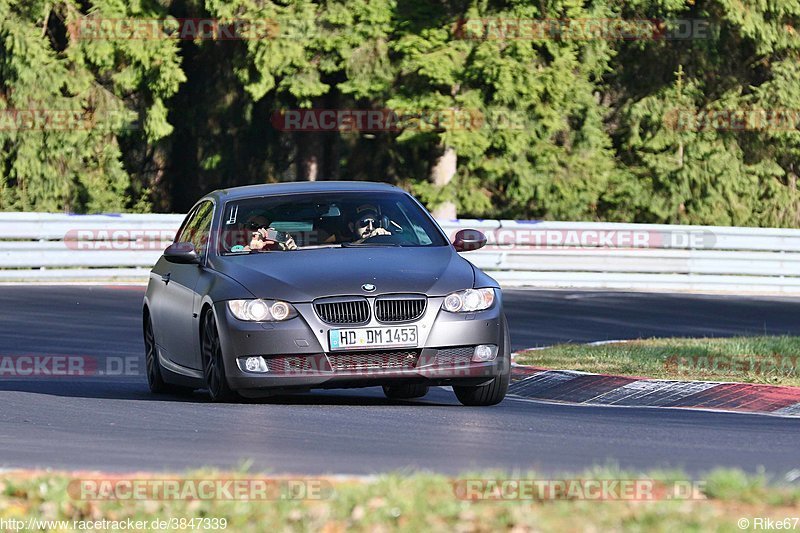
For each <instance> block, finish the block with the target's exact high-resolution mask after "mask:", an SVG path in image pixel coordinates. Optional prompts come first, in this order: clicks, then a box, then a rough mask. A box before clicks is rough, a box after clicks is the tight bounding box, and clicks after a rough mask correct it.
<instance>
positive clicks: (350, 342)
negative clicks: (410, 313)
mask: <svg viewBox="0 0 800 533" xmlns="http://www.w3.org/2000/svg"><path fill="white" fill-rule="evenodd" d="M328 339H329V340H330V342H331V350H353V349H359V348H395V347H416V346H417V326H405V327H389V328H356V329H332V330H330V331H329V332H328Z"/></svg>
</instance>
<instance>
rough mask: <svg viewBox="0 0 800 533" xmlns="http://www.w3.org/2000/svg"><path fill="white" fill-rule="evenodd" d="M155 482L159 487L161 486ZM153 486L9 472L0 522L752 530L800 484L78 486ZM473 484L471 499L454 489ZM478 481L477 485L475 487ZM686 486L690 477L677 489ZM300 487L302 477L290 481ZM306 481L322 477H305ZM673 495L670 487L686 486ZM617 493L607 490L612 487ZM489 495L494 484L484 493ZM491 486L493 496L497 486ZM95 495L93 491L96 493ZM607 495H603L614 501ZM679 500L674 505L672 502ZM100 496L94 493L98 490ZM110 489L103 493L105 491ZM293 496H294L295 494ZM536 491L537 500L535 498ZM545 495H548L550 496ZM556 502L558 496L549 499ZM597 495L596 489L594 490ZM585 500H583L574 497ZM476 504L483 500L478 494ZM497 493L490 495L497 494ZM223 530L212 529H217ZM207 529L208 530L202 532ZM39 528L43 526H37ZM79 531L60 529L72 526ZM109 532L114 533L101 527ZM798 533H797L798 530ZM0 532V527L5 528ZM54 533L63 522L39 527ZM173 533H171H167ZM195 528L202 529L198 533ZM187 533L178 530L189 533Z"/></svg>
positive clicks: (795, 494)
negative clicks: (209, 495)
mask: <svg viewBox="0 0 800 533" xmlns="http://www.w3.org/2000/svg"><path fill="white" fill-rule="evenodd" d="M168 477H169V479H178V480H194V481H197V480H220V481H224V480H234V479H248V480H253V479H272V480H276V479H280V478H274V477H273V478H268V477H265V476H254V475H252V474H244V473H233V474H231V473H224V472H218V471H197V472H191V473H188V474H184V475H182V476H168ZM166 478H167V476H160V478H159V479H162V480H163V479H166ZM81 479H82V480H86V479H91V480H94V481H97V480H98V479H106V480H112V479H113V480H115V481H114V482H115V483H117V485H115V486H116V487H117V489H115V492H114V493H116V494H119V492H118V488H119V487H120V486H121V485H119V484H118V483H119V480H120V479H124V480H132V479H134V480H142V479H149V480H153V479H154V478H153V476H152V475H130V476H128V477H124V476H122V477H121V476H114V477H113V478H108V477H106V478H102V476H101V475H98V474H90V473H87V474H81V475H76V474H67V473H50V472H10V473H5V474H3V476H2V477H0V525H2V526H4V527H5V529H6V530H7V531H8V530H14V529H13V527H9V524H12V522H10V521H11V520H20V521H27V520H29V519H37V520H67V521H73V520H74V521H79V522H80V521H92V522H96V521H100V520H116V521H125V520H127V519H131V520H133V521H142V522H146V523H148V527H145V528H142V529H144V530H152V529H154V528H152V527H150V524H152V521H153V520H155V519H160V520H170V519H178V520H180V519H181V518H183V519H190V518H195V519H196V518H208V519H223V518H224V519H225V521H226V523H225V526H226V527H225V529H222V528H221V527H220V528H218V529H217V528H214V527H213V526H212V527H205V528H203V529H204V530H205V531H213V530H217V531H223V530H227V531H236V532H239V531H254V532H261V531H264V530H273V529H279V530H282V531H328V532H338V531H342V532H344V531H409V532H410V531H443V532H444V531H464V532H467V531H470V532H481V531H487V532H489V531H497V530H513V531H518V532H522V531H551V530H552V531H586V530H600V531H607V530H611V531H615V530H616V531H676V530H680V531H738V530H739V528H738V525H737V524H738V520H740V519H742V518H745V519H747V520H749V523H750V524H751V525H752V526H753V527H755V526H756V523H755V522H754V519H755V517H762V518H770V519H773V520H777V519H781V520H783V519H785V518H787V517H797V516H800V487H797V486H791V485H786V484H784V485H776V484H772V483H770V482H769V481H768V480H767V479H766V478H765V477H764V476H749V475H746V474H744V473H742V472H740V471H737V470H716V471H713V472H711V473H710V474H709V475H708V476H705V477H704V479H703V480H702V481H697V480H688V478H687V477H686V476H685V475H684V474H682V473H680V472H664V471H657V472H650V473H648V474H646V475H637V474H632V473H626V472H620V471H617V470H614V469H607V468H606V469H600V468H598V469H593V470H590V471H587V472H584V473H582V474H580V475H577V476H566V477H560V478H559V479H554V478H553V477H552V476H548V477H547V479H550V480H552V481H553V482H555V483H559V482H564V481H565V480H573V483H574V481H575V480H579V481H580V482H581V483H582V484H583V485H582V486H583V487H587V486H588V482H589V481H592V480H594V481H602V480H605V481H606V482H613V481H615V480H616V481H618V482H619V483H623V482H625V481H631V480H633V481H645V482H649V483H650V484H651V487H653V486H655V487H661V488H662V489H664V488H665V487H666V489H665V490H660V491H659V490H656V491H655V492H652V491H651V494H655V495H656V496H655V497H653V498H649V499H642V498H638V499H629V498H619V499H608V500H605V501H598V500H597V499H585V498H586V495H589V494H590V492H589V491H588V490H586V491H585V492H583V491H581V490H578V491H573V490H572V489H570V490H569V492H560V493H553V492H547V491H545V493H546V494H545V496H544V497H543V496H542V495H541V494H542V493H534V496H533V497H526V498H523V499H518V498H517V499H510V500H503V499H500V500H498V499H497V496H498V495H505V496H509V497H513V496H515V494H516V493H515V492H514V489H509V488H508V487H506V488H503V489H498V488H499V487H501V486H502V485H500V484H499V482H501V481H502V480H515V481H516V482H520V481H524V480H529V481H531V480H539V481H541V480H544V479H545V476H541V475H539V476H537V475H536V474H535V473H526V474H521V473H516V474H511V475H509V474H508V473H505V474H504V473H500V472H481V473H469V474H466V475H464V476H462V477H461V478H460V479H454V478H448V477H444V476H441V475H435V474H426V473H415V474H411V475H403V474H393V475H385V476H381V477H378V478H375V479H366V480H364V479H344V480H343V479H328V480H325V481H324V483H326V484H328V486H329V487H330V488H331V490H330V491H323V493H324V496H323V497H322V498H318V499H313V498H312V499H309V498H306V499H300V498H297V499H295V498H293V497H285V496H286V493H281V494H283V497H276V499H270V500H267V501H241V500H229V499H212V500H191V501H186V500H173V499H169V500H163V499H162V500H144V499H122V500H107V499H101V500H99V501H98V500H95V499H91V500H89V499H86V498H84V497H81V496H79V494H80V493H76V492H75V490H73V489H74V484H75V483H76V480H81ZM465 480H472V481H471V482H473V485H472V489H471V491H472V492H470V498H472V499H465V498H464V495H465V493H464V492H463V490H462V491H459V490H456V488H455V487H462V489H463V486H464V483H465ZM476 480H477V483H479V484H480V487H481V488H480V489H476V488H475V487H476V486H477V485H475V484H474V483H475V482H476ZM684 480H688V481H684ZM294 481H295V484H297V482H299V481H300V480H299V479H295V480H294ZM302 481H303V483H306V484H308V483H311V482H318V481H319V480H309V479H307V478H306V479H304V480H302ZM688 483H691V485H692V488H691V489H690V490H688V491H687V490H685V489H681V490H679V491H678V492H673V491H672V490H671V489H670V487H672V488H674V487H677V486H686V484H688ZM607 486H608V487H615V486H616V485H614V484H613V483H611V484H610V485H607ZM489 487H494V489H490V488H489ZM496 489H497V490H496ZM93 490H94V489H93ZM614 490H615V489H614V488H611V489H609V490H608V491H606V490H605V489H604V491H603V494H606V495H608V494H613V493H614ZM679 493H680V494H681V496H680V497H678V496H676V495H677V494H679ZM93 494H95V493H93ZM108 494H109V493H106V495H108ZM296 494H299V493H296ZM536 494H539V495H538V496H536ZM548 494H549V496H548ZM555 494H558V496H555ZM592 494H594V495H595V496H596V494H597V493H592ZM581 495H583V496H581ZM476 496H480V497H479V498H476ZM492 496H495V497H494V498H493V497H492ZM218 523H219V522H218ZM207 526H208V524H207ZM39 527H42V526H41V525H40V526H39ZM80 527H81V526H80V525H79V524H74V525H73V524H70V525H67V527H66V528H64V529H65V530H77V529H78V528H80ZM106 527H107V529H111V527H109V526H106ZM795 527H798V526H797V525H796V526H795ZM0 529H2V527H0ZM43 529H44V530H55V529H58V526H55V525H53V526H50V527H47V526H45V527H44V528H43ZM167 529H168V530H177V529H179V528H177V527H169V528H167ZM195 529H197V528H195ZM184 530H185V528H184Z"/></svg>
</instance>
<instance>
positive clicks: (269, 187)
mask: <svg viewBox="0 0 800 533" xmlns="http://www.w3.org/2000/svg"><path fill="white" fill-rule="evenodd" d="M379 191H403V190H402V189H400V188H399V187H395V186H394V185H390V184H388V183H378V182H372V181H292V182H285V183H266V184H261V185H247V186H244V187H231V188H229V189H218V190H216V191H213V192H210V193H208V194H207V195H205V196H204V197H203V198H204V199H205V198H216V199H219V200H222V201H230V200H240V199H245V198H253V197H258V196H270V195H275V194H293V193H297V194H301V193H313V192H379ZM403 192H404V191H403Z"/></svg>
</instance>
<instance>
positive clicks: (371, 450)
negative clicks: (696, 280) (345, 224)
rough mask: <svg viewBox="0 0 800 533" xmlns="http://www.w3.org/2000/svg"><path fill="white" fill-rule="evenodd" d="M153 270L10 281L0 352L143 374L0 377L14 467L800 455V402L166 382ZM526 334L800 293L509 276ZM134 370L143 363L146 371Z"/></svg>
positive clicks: (733, 459)
mask: <svg viewBox="0 0 800 533" xmlns="http://www.w3.org/2000/svg"><path fill="white" fill-rule="evenodd" d="M143 293H144V289H143V288H141V287H126V288H104V287H92V286H2V287H0V316H1V317H2V319H1V320H0V355H11V356H15V355H71V356H75V355H78V356H90V357H91V358H94V359H96V360H98V361H101V362H102V361H104V360H105V359H113V360H114V361H122V360H124V361H127V362H128V363H132V366H131V367H130V368H129V370H131V369H132V370H133V372H129V374H131V373H133V374H134V375H121V376H110V375H104V376H102V377H95V378H80V379H76V378H74V377H44V378H35V379H34V378H14V379H5V378H3V379H2V380H0V406H1V407H0V466H1V467H4V468H14V467H51V468H63V469H70V470H74V469H103V470H108V471H114V472H124V471H144V470H152V471H165V470H171V471H172V470H181V469H185V468H198V467H203V466H216V467H237V466H239V465H241V464H242V463H243V462H244V461H248V460H249V461H252V466H251V468H252V469H253V470H257V471H266V472H276V473H295V474H321V473H333V474H373V473H379V472H386V471H412V470H419V469H425V470H433V471H437V472H444V473H448V474H456V473H458V472H465V471H468V470H472V469H476V468H494V467H500V468H505V469H511V468H533V469H537V470H538V471H540V472H545V473H546V472H553V473H556V472H580V471H582V470H583V469H584V468H587V467H590V466H592V465H619V466H621V467H624V468H633V469H651V468H660V467H679V468H684V469H686V470H687V471H688V472H690V473H692V474H693V475H701V474H702V472H705V471H707V470H709V469H711V468H713V467H717V466H730V467H740V468H743V469H745V470H747V471H751V472H755V471H757V470H758V469H759V468H761V467H763V468H764V469H766V471H767V472H768V473H769V474H771V475H773V476H775V477H778V478H780V477H783V476H785V475H786V473H787V472H790V471H791V470H794V469H798V468H800V445H798V442H799V441H800V419H787V418H779V417H773V416H759V415H743V414H729V413H713V412H703V411H696V412H695V411H689V410H671V409H646V408H614V407H587V406H571V405H560V404H548V403H540V402H532V401H523V400H519V399H512V398H508V399H506V401H504V402H503V403H502V404H500V405H499V406H496V407H490V408H468V407H463V406H461V405H460V404H458V402H457V401H456V399H455V397H454V396H453V394H452V392H450V391H448V390H445V389H441V388H436V389H432V390H431V392H430V394H429V395H428V396H426V397H425V398H424V399H423V400H419V401H413V402H412V401H409V402H390V401H388V400H386V399H384V397H383V394H382V392H381V391H380V389H377V388H369V389H351V390H331V391H319V392H316V391H315V392H312V393H307V394H298V395H294V396H282V397H277V398H272V399H269V400H264V401H260V402H257V403H247V404H241V405H216V404H212V403H210V402H209V401H208V400H207V398H206V395H205V393H204V392H200V391H198V392H196V393H195V394H194V395H193V396H190V397H188V398H187V397H177V396H175V397H173V396H153V395H151V394H150V393H149V392H148V390H147V384H146V380H145V377H144V361H143V359H144V358H143V355H142V354H143V344H142V339H141V318H140V316H141V313H140V310H141V301H142V296H143ZM505 304H506V312H507V314H508V316H509V321H510V325H511V338H512V342H513V345H514V348H515V349H520V348H524V347H530V346H537V345H547V344H552V343H555V342H565V341H572V342H587V341H597V340H606V339H620V338H636V337H651V336H660V337H664V336H730V335H740V334H753V335H755V334H770V335H773V334H782V333H791V334H800V300H798V299H789V298H768V297H752V298H745V297H736V296H700V295H666V294H640V293H623V292H586V291H533V290H531V291H523V290H516V291H515V290H508V291H505ZM136 371H138V373H137V372H136Z"/></svg>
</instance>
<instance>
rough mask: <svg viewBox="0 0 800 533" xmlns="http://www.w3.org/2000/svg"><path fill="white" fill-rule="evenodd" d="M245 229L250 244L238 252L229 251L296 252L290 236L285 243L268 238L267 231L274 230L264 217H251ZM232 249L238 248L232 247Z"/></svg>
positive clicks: (295, 245) (295, 246)
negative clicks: (249, 237)
mask: <svg viewBox="0 0 800 533" xmlns="http://www.w3.org/2000/svg"><path fill="white" fill-rule="evenodd" d="M245 228H246V229H247V230H249V231H250V234H251V239H250V243H249V244H247V245H245V246H242V247H241V249H240V250H235V249H231V251H246V252H250V251H264V250H297V244H296V243H295V242H294V239H293V238H292V236H291V235H290V236H289V238H288V239H286V241H285V242H277V241H273V240H270V239H269V238H268V235H267V232H268V230H273V231H274V230H275V228H272V227H270V225H269V220H267V218H266V217H265V216H264V215H253V216H251V217H250V218H249V219H247V223H246V224H245ZM234 248H239V247H238V246H234Z"/></svg>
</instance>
